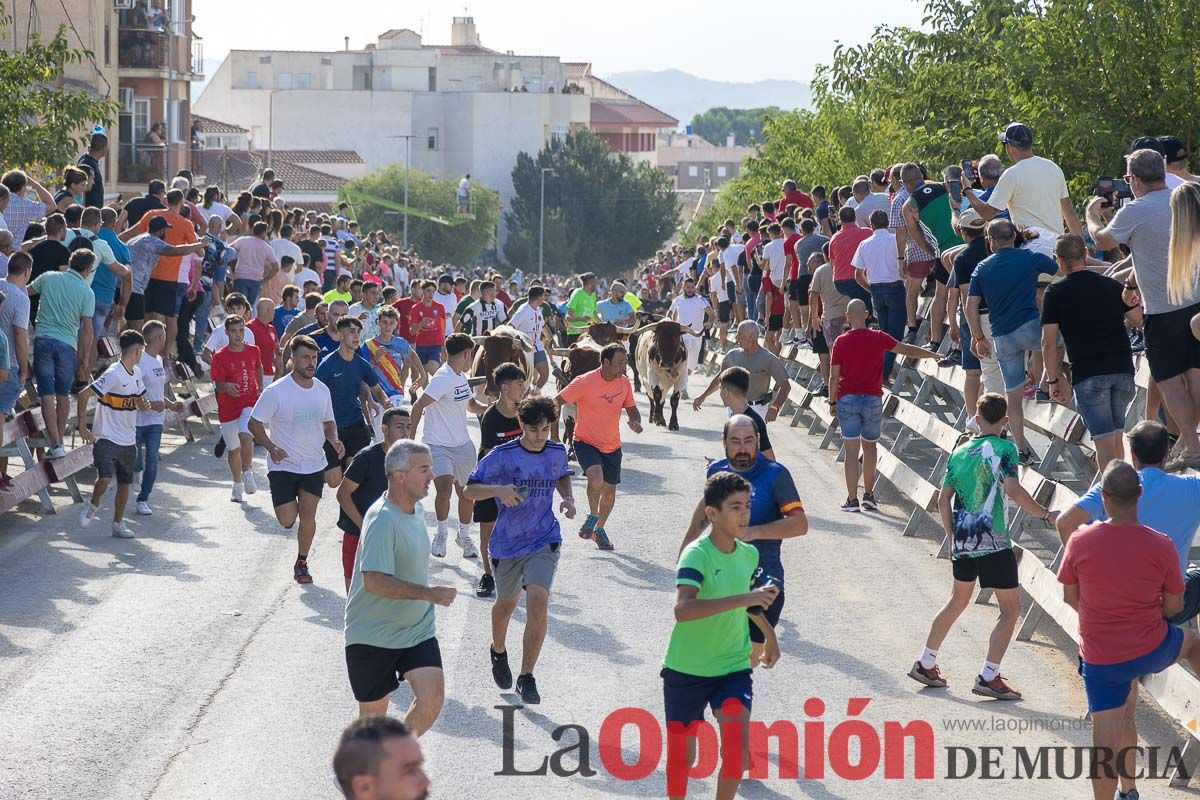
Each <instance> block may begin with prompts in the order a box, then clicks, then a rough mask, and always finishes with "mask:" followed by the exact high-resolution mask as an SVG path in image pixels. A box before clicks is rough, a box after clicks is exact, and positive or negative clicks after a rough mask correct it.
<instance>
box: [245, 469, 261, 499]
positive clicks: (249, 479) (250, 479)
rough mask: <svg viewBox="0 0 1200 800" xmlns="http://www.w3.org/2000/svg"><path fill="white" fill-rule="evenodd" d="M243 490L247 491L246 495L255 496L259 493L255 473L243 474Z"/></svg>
mask: <svg viewBox="0 0 1200 800" xmlns="http://www.w3.org/2000/svg"><path fill="white" fill-rule="evenodd" d="M242 488H243V489H245V490H246V494H254V493H255V492H257V491H258V484H257V483H255V482H254V473H253V472H251V471H250V470H246V471H245V472H243V473H242Z"/></svg>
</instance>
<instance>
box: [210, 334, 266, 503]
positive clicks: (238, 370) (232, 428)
mask: <svg viewBox="0 0 1200 800" xmlns="http://www.w3.org/2000/svg"><path fill="white" fill-rule="evenodd" d="M225 335H226V336H228V337H229V344H227V345H225V346H224V347H222V348H221V349H220V350H218V351H217V352H215V353H213V357H212V382H213V389H214V390H215V391H216V393H217V421H218V422H220V423H221V438H222V439H223V440H224V441H225V452H226V453H227V456H226V457H227V458H228V459H229V474H230V476H231V477H232V478H233V495H232V496H231V497H230V498H229V499H230V500H231V501H233V502H234V503H240V502H242V491H243V490H245V493H246V494H254V493H255V492H256V491H258V486H257V485H256V484H255V482H254V471H253V469H252V467H253V465H254V438H253V437H252V436H251V435H250V428H249V424H250V412H251V411H252V410H253V409H254V404H255V402H257V401H258V392H259V389H258V387H259V386H261V385H262V377H263V368H262V359H261V356H260V355H259V350H258V348H257V347H256V346H254V345H252V344H246V323H245V321H244V320H242V318H241V317H239V316H237V315H236V314H231V315H229V316H228V317H226V318H225ZM256 341H257V340H256Z"/></svg>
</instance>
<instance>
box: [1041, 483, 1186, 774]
mask: <svg viewBox="0 0 1200 800" xmlns="http://www.w3.org/2000/svg"><path fill="white" fill-rule="evenodd" d="M1141 495H1142V487H1141V483H1140V479H1139V477H1138V473H1137V470H1135V469H1134V468H1133V466H1132V465H1130V464H1128V463H1126V462H1124V461H1110V462H1109V463H1108V466H1107V467H1105V468H1104V475H1103V477H1101V479H1100V497H1101V499H1102V500H1103V501H1104V510H1105V511H1106V512H1107V513H1108V521H1107V522H1098V523H1095V524H1094V525H1089V526H1087V527H1085V528H1081V529H1079V530H1078V531H1076V532H1075V533H1073V534H1072V535H1071V538H1070V539H1068V540H1067V547H1066V551H1065V554H1064V556H1063V561H1062V566H1061V567H1059V570H1058V582H1059V583H1061V584H1062V585H1063V601H1064V602H1066V604H1067V605H1069V606H1071V607H1072V608H1074V609H1075V610H1076V611H1078V612H1079V674H1080V675H1081V676H1082V677H1083V687H1084V690H1085V692H1086V694H1087V701H1088V711H1089V712H1091V716H1092V744H1093V747H1094V748H1095V752H1096V753H1097V754H1103V753H1106V752H1107V757H1105V756H1103V755H1100V756H1099V760H1101V761H1102V764H1101V768H1100V769H1095V770H1093V771H1092V791H1093V794H1094V796H1095V797H1112V796H1113V795H1114V792H1115V791H1116V789H1117V778H1116V777H1115V776H1116V775H1120V776H1121V777H1120V783H1121V796H1122V797H1124V796H1126V795H1128V794H1129V793H1130V792H1132V791H1133V789H1134V781H1133V777H1132V776H1134V775H1136V774H1137V773H1136V772H1135V768H1136V765H1135V764H1134V757H1135V756H1134V751H1133V748H1134V747H1135V746H1136V744H1137V728H1136V727H1135V720H1134V710H1135V708H1136V707H1137V692H1135V691H1131V690H1132V689H1133V687H1134V685H1135V684H1134V682H1135V681H1137V680H1138V679H1139V678H1141V677H1142V676H1143V675H1152V674H1154V673H1157V672H1162V671H1163V670H1165V669H1166V668H1167V667H1169V666H1171V665H1172V664H1174V663H1175V662H1177V661H1184V660H1186V661H1187V662H1188V663H1190V664H1191V666H1192V669H1193V670H1197V671H1200V639H1197V638H1196V635H1195V634H1194V633H1192V632H1191V631H1184V630H1182V629H1180V628H1178V627H1176V626H1174V625H1171V624H1169V623H1168V622H1167V621H1166V619H1164V617H1167V618H1169V617H1173V616H1175V615H1176V614H1178V613H1179V611H1180V610H1181V609H1182V608H1183V593H1184V584H1183V577H1182V576H1181V575H1180V572H1179V557H1178V556H1177V555H1176V553H1175V545H1174V544H1172V542H1171V540H1170V539H1168V538H1167V537H1166V536H1165V535H1163V534H1161V533H1159V532H1158V531H1155V530H1152V529H1150V528H1147V527H1146V526H1144V525H1141V524H1139V523H1138V514H1137V505H1138V498H1139V497H1141ZM1102 748H1103V749H1102ZM1114 753H1117V754H1118V757H1121V758H1123V759H1124V760H1123V761H1122V763H1119V764H1113V763H1112V760H1113V758H1114V756H1113V754H1114Z"/></svg>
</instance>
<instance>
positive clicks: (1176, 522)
mask: <svg viewBox="0 0 1200 800" xmlns="http://www.w3.org/2000/svg"><path fill="white" fill-rule="evenodd" d="M1128 438H1129V452H1130V454H1131V455H1132V456H1133V465H1134V466H1135V467H1137V469H1138V475H1139V476H1140V477H1141V480H1142V496H1141V498H1140V499H1139V500H1138V509H1137V510H1138V520H1139V521H1140V522H1141V523H1142V524H1143V525H1145V526H1146V527H1148V528H1153V529H1154V530H1156V531H1158V532H1159V533H1162V534H1165V535H1166V537H1167V538H1168V539H1170V540H1171V542H1172V544H1174V545H1175V552H1176V553H1177V554H1178V555H1179V569H1180V571H1181V572H1182V573H1183V581H1184V585H1185V587H1186V590H1185V592H1184V596H1183V610H1182V611H1180V612H1179V613H1178V614H1176V615H1175V616H1174V617H1172V618H1171V619H1170V622H1171V623H1172V624H1173V625H1183V624H1184V623H1185V622H1187V621H1188V620H1190V619H1192V618H1193V617H1195V616H1197V615H1198V614H1200V568H1195V567H1190V565H1189V564H1188V553H1189V551H1190V550H1191V548H1192V539H1193V538H1195V536H1196V531H1197V530H1198V529H1200V477H1197V476H1195V475H1169V474H1167V473H1166V472H1163V463H1164V462H1165V461H1166V460H1167V451H1168V450H1169V449H1170V446H1171V443H1170V439H1169V438H1168V436H1167V429H1166V427H1164V426H1163V425H1161V424H1159V423H1158V422H1151V421H1143V422H1139V423H1138V424H1137V425H1135V426H1134V427H1133V430H1131V431H1130V432H1129V434H1128ZM1107 517H1108V515H1107V514H1106V513H1105V511H1104V503H1103V501H1101V499H1100V485H1099V484H1097V485H1095V486H1093V487H1092V488H1091V489H1089V490H1088V492H1087V494H1085V495H1083V497H1080V498H1079V500H1077V501H1076V502H1075V505H1073V506H1072V507H1071V508H1070V510H1068V511H1067V512H1066V513H1065V514H1063V515H1062V516H1061V517H1059V519H1058V523H1057V525H1058V535H1059V536H1060V537H1061V538H1062V541H1063V545H1064V546H1065V545H1066V543H1067V539H1069V538H1070V537H1071V534H1072V533H1074V532H1075V530H1076V529H1077V528H1079V527H1080V526H1082V525H1085V524H1087V523H1089V522H1091V521H1093V520H1102V519H1107Z"/></svg>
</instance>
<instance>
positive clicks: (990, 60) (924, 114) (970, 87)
mask: <svg viewBox="0 0 1200 800" xmlns="http://www.w3.org/2000/svg"><path fill="white" fill-rule="evenodd" d="M925 10H926V15H925V19H924V25H925V26H926V29H925V30H920V31H918V30H912V29H910V28H903V27H898V28H894V27H889V26H881V27H879V28H877V29H876V31H875V34H874V35H873V36H872V37H871V40H870V43H869V44H864V45H846V44H840V45H838V47H837V48H836V49H835V51H834V56H833V61H832V63H830V64H828V65H823V66H819V67H818V68H817V70H816V75H815V78H814V80H813V82H812V88H813V101H814V109H813V110H812V111H793V112H787V113H782V114H778V115H774V116H772V117H770V118H769V119H768V120H767V122H766V128H765V136H764V144H763V146H762V147H761V148H760V149H759V152H758V156H757V157H756V158H752V159H749V160H748V161H747V164H746V165H745V168H744V169H743V171H742V175H741V176H740V177H739V178H738V179H737V180H735V181H731V182H730V183H728V184H726V185H725V187H723V188H722V191H721V195H720V196H719V197H718V201H717V203H716V204H715V205H714V207H713V208H712V209H711V210H710V211H709V212H708V213H706V214H705V215H704V216H703V217H702V218H701V219H699V220H698V221H697V224H696V225H695V226H694V227H696V229H697V230H709V229H711V228H712V227H713V225H714V223H715V222H716V221H717V220H719V219H722V218H724V217H728V216H731V217H735V218H739V217H740V216H741V212H740V209H744V208H745V206H746V204H747V203H749V202H751V201H753V200H759V199H765V198H767V197H773V196H776V195H777V194H778V188H779V182H780V180H782V179H783V178H787V177H790V178H794V179H796V180H797V181H798V182H799V183H800V184H801V186H802V187H803V188H808V187H811V186H813V185H815V184H824V185H826V186H827V187H832V186H837V185H842V184H846V183H849V182H850V181H851V180H852V179H853V178H854V177H855V176H856V175H859V174H861V173H863V172H865V171H869V170H870V169H871V168H872V167H883V166H887V165H889V164H894V163H897V162H900V161H917V162H919V163H922V164H924V165H925V166H926V167H927V168H928V169H929V171H930V174H937V173H938V172H940V170H941V169H942V168H943V167H945V166H947V165H949V164H956V163H958V162H959V161H961V160H962V159H965V158H972V159H977V158H979V157H980V156H982V155H984V154H986V153H1000V154H1001V155H1002V154H1003V148H1002V146H1001V145H1000V144H999V143H998V142H997V134H998V133H999V132H1000V131H1001V130H1003V128H1004V126H1005V125H1006V124H1007V123H1008V122H1010V121H1014V120H1015V121H1018V122H1023V123H1025V124H1026V125H1028V126H1029V127H1030V128H1031V129H1032V130H1033V133H1034V149H1035V152H1037V153H1039V154H1041V155H1044V156H1046V157H1048V158H1051V159H1053V160H1055V161H1057V162H1058V164H1059V165H1060V166H1061V167H1062V168H1063V170H1064V172H1065V173H1066V175H1067V180H1068V183H1069V184H1070V187H1071V190H1072V194H1073V195H1075V196H1077V197H1078V196H1082V194H1083V193H1084V192H1085V191H1086V189H1087V187H1089V186H1091V185H1092V183H1093V182H1094V181H1095V177H1096V175H1097V174H1107V175H1121V174H1123V173H1122V172H1121V170H1122V169H1123V164H1122V161H1121V158H1122V156H1123V155H1124V154H1125V152H1126V150H1127V149H1128V147H1129V143H1130V142H1131V141H1132V140H1133V139H1134V138H1135V137H1137V136H1139V135H1164V134H1173V135H1175V136H1178V137H1179V138H1180V139H1182V140H1183V141H1184V142H1185V143H1186V144H1187V145H1188V147H1189V150H1190V149H1191V147H1192V146H1193V145H1194V144H1195V143H1197V141H1198V138H1200V137H1198V134H1200V4H1197V3H1196V2H1195V0H927V2H926V4H925Z"/></svg>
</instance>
